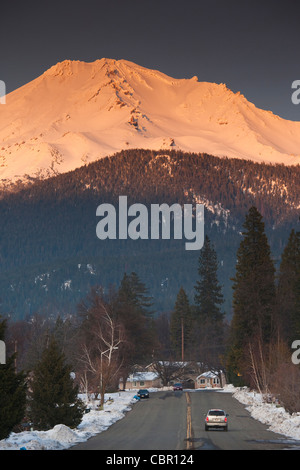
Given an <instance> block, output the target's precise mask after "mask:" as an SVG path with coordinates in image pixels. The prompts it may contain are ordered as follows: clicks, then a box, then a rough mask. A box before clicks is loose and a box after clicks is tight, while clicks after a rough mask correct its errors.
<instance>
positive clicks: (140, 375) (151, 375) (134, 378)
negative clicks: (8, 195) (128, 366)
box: [127, 372, 158, 382]
mask: <svg viewBox="0 0 300 470" xmlns="http://www.w3.org/2000/svg"><path fill="white" fill-rule="evenodd" d="M157 378H158V374H157V373H156V372H135V373H134V374H130V376H129V377H128V379H127V382H139V381H141V380H144V381H146V380H155V379H157Z"/></svg>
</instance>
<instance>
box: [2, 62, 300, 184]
mask: <svg viewBox="0 0 300 470" xmlns="http://www.w3.org/2000/svg"><path fill="white" fill-rule="evenodd" d="M129 148H147V149H153V150H159V149H165V148H173V149H176V150H183V151H187V152H197V153H199V152H204V153H210V154H212V155H216V156H227V157H229V158H236V157H239V158H245V159H251V160H254V161H257V162H272V163H284V164H297V163H300V154H299V153H300V151H299V149H300V122H292V121H287V120H284V119H281V118H279V117H278V116H276V115H274V114H273V113H271V112H269V111H264V110H261V109H259V108H257V107H256V106H255V105H254V104H252V103H250V102H249V101H247V99H246V98H245V97H244V96H243V95H242V94H241V93H240V92H237V93H233V92H232V91H231V90H230V89H228V88H227V86H226V84H224V83H222V84H216V83H208V82H199V80H198V78H197V77H196V76H194V77H192V78H190V79H175V78H172V77H169V76H168V75H166V74H164V73H162V72H160V71H157V70H151V69H147V68H145V67H143V66H140V65H137V64H135V63H133V62H130V61H127V60H123V59H121V60H116V59H109V58H102V59H99V60H96V61H94V62H82V61H79V60H64V61H62V62H59V63H57V64H56V65H53V66H52V67H50V68H49V69H48V70H46V71H45V72H44V73H43V74H42V75H41V76H40V77H38V78H37V79H35V80H33V81H32V82H29V83H28V84H26V85H24V86H23V87H21V88H19V89H18V90H15V91H14V92H12V93H10V94H9V95H7V99H6V105H5V106H0V149H1V152H0V180H1V179H2V180H5V179H9V180H11V179H16V178H19V177H23V175H24V174H27V175H30V176H34V175H43V176H47V175H51V174H55V173H60V172H65V171H69V170H72V169H74V168H77V167H79V166H81V165H82V164H84V163H87V162H90V161H94V160H96V159H99V158H102V157H104V156H107V155H112V154H114V153H116V152H118V151H120V150H122V149H129Z"/></svg>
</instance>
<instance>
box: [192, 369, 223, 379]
mask: <svg viewBox="0 0 300 470" xmlns="http://www.w3.org/2000/svg"><path fill="white" fill-rule="evenodd" d="M200 377H206V378H208V379H215V378H217V377H218V376H217V374H215V373H214V372H211V371H210V370H208V371H207V372H203V373H202V374H200V375H198V377H197V379H199V378H200Z"/></svg>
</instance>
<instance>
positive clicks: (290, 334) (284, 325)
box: [277, 230, 300, 342]
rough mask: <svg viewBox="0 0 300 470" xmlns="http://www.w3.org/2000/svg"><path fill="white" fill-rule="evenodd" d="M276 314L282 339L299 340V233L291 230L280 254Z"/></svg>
mask: <svg viewBox="0 0 300 470" xmlns="http://www.w3.org/2000/svg"><path fill="white" fill-rule="evenodd" d="M277 300H278V303H277V312H278V322H279V329H280V333H281V334H282V339H284V340H287V341H289V342H292V341H293V340H295V339H299V338H300V232H295V230H292V231H291V233H290V236H289V240H288V243H287V245H286V247H285V249H284V251H283V253H282V257H281V264H280V270H279V275H278V288H277Z"/></svg>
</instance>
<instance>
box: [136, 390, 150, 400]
mask: <svg viewBox="0 0 300 470" xmlns="http://www.w3.org/2000/svg"><path fill="white" fill-rule="evenodd" d="M137 396H138V397H140V398H149V392H148V390H146V389H145V388H143V389H141V390H139V391H138V392H137Z"/></svg>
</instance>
